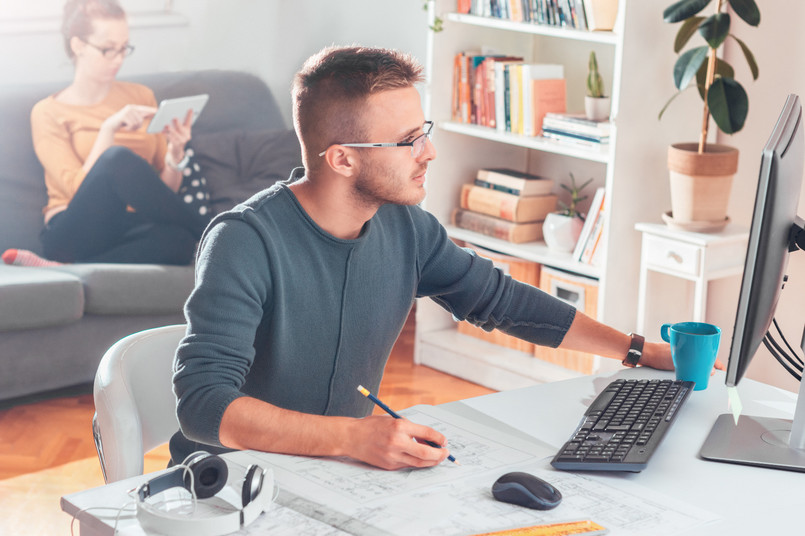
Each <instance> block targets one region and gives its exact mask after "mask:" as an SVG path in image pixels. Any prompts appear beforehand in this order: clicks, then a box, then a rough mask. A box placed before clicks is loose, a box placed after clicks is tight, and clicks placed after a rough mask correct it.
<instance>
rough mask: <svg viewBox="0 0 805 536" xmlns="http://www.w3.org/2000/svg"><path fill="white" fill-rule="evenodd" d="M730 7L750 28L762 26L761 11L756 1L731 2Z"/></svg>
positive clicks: (739, 0) (737, 0)
mask: <svg viewBox="0 0 805 536" xmlns="http://www.w3.org/2000/svg"><path fill="white" fill-rule="evenodd" d="M729 3H730V7H732V10H733V11H734V12H735V14H736V15H738V16H739V17H740V18H741V20H742V21H744V22H745V23H747V24H748V25H750V26H757V25H758V24H760V10H759V9H758V7H757V4H756V3H755V0H729Z"/></svg>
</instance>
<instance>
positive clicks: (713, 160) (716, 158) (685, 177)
mask: <svg viewBox="0 0 805 536" xmlns="http://www.w3.org/2000/svg"><path fill="white" fill-rule="evenodd" d="M698 149H699V144H698V143H695V142H694V143H675V144H673V145H671V146H670V147H669V148H668V171H669V173H670V179H671V211H672V215H673V219H674V221H676V222H678V223H683V224H684V223H691V222H722V221H724V220H726V218H727V204H728V202H729V199H730V190H731V188H732V179H733V176H734V175H735V173H736V172H737V171H738V149H735V148H734V147H729V146H727V145H718V144H708V145H707V149H706V151H705V152H704V153H703V154H699V152H698Z"/></svg>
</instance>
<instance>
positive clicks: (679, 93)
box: [657, 89, 685, 120]
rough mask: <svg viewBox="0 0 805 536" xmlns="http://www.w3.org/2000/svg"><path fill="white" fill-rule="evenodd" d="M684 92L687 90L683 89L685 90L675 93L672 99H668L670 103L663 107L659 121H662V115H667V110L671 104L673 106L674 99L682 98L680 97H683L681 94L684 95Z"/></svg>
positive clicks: (658, 117) (658, 116)
mask: <svg viewBox="0 0 805 536" xmlns="http://www.w3.org/2000/svg"><path fill="white" fill-rule="evenodd" d="M684 91H685V90H684V89H683V90H681V91H677V92H676V93H674V94H673V95H671V98H670V99H668V102H666V103H665V106H663V107H662V110H660V113H659V114H658V115H657V120H660V119H662V114H664V113H665V110H666V109H667V108H668V106H670V104H671V103H672V102H674V99H676V98H677V97H678V96H680V95H681V94H682V93H683V92H684Z"/></svg>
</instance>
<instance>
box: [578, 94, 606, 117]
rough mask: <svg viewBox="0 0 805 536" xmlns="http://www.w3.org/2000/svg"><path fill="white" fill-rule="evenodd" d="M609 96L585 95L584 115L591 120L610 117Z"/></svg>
mask: <svg viewBox="0 0 805 536" xmlns="http://www.w3.org/2000/svg"><path fill="white" fill-rule="evenodd" d="M609 105H610V99H609V97H588V96H586V95H585V96H584V115H586V116H587V119H590V120H591V121H606V120H607V119H609V107H610V106H609Z"/></svg>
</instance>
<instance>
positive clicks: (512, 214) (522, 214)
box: [459, 184, 557, 223]
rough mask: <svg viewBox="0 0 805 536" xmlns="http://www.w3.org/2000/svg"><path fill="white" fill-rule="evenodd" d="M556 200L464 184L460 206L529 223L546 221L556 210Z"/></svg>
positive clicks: (543, 196) (553, 196)
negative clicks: (548, 215)
mask: <svg viewBox="0 0 805 536" xmlns="http://www.w3.org/2000/svg"><path fill="white" fill-rule="evenodd" d="M556 200H557V196H556V195H554V194H550V195H530V196H519V195H513V194H509V193H506V192H499V191H497V190H492V189H490V188H484V187H482V186H475V185H474V184H464V185H463V186H462V187H461V200H460V204H459V206H460V207H461V208H463V209H466V210H472V211H475V212H480V213H482V214H488V215H489V216H495V217H496V218H502V219H504V220H508V221H513V222H517V223H528V222H535V221H544V220H545V216H546V215H547V214H548V213H549V212H553V211H555V210H556Z"/></svg>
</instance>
